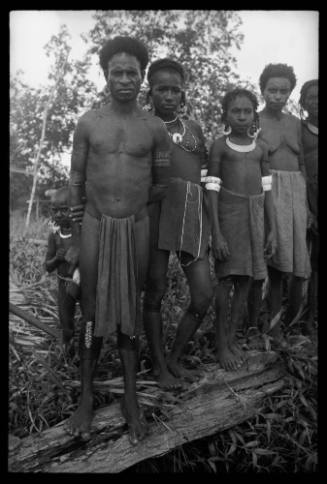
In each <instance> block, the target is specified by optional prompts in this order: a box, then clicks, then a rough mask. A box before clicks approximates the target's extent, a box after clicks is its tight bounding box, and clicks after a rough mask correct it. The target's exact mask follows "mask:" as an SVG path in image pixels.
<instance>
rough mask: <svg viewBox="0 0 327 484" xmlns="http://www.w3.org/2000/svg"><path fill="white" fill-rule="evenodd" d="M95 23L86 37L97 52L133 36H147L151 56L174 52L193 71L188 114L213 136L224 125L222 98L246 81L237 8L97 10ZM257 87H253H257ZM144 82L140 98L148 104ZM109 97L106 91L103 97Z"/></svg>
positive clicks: (166, 54)
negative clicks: (238, 54)
mask: <svg viewBox="0 0 327 484" xmlns="http://www.w3.org/2000/svg"><path fill="white" fill-rule="evenodd" d="M94 19H95V26H94V27H93V29H91V31H90V32H89V33H88V35H85V36H84V38H85V40H86V41H88V42H89V43H92V45H90V48H89V53H90V54H93V55H94V54H97V55H98V52H99V50H100V48H101V46H102V45H103V43H104V41H105V40H106V38H107V37H114V36H116V35H131V36H134V37H137V38H139V39H140V40H142V41H143V42H144V43H145V45H146V46H147V48H148V50H149V55H150V59H151V61H154V60H156V59H157V58H160V57H165V56H169V57H171V58H173V59H175V60H177V61H179V62H181V63H182V64H183V66H184V67H185V71H186V73H187V77H188V78H187V101H188V102H187V109H186V116H193V117H194V118H195V119H198V121H199V122H200V123H201V125H202V128H203V130H204V132H205V134H206V135H207V137H208V139H212V137H214V136H215V135H216V133H217V130H218V128H219V126H220V124H221V123H220V114H221V110H220V100H221V98H222V96H223V95H224V93H225V92H226V90H228V89H230V88H232V87H234V86H235V85H236V84H237V85H240V84H241V85H243V86H244V87H245V85H249V83H244V82H243V83H240V80H239V76H238V74H237V73H236V59H235V58H234V57H233V55H232V54H231V47H233V46H236V47H237V48H240V45H241V42H242V40H243V34H241V33H240V32H239V26H240V25H241V20H240V17H239V15H238V14H237V12H234V11H224V10H196V11H193V10H128V11H126V10H125V11H123V10H110V11H99V12H96V13H95V14H94ZM251 87H252V86H251ZM146 90H147V86H146V85H145V86H143V89H142V91H141V94H140V102H141V103H143V104H145V92H146ZM103 98H105V96H103Z"/></svg>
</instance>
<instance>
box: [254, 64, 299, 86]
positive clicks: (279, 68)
mask: <svg viewBox="0 0 327 484" xmlns="http://www.w3.org/2000/svg"><path fill="white" fill-rule="evenodd" d="M271 77H286V79H288V80H289V81H290V83H291V91H293V89H294V87H295V85H296V77H295V74H294V70H293V67H292V66H288V65H287V64H268V65H266V67H265V68H264V70H263V71H262V73H261V76H260V79H259V85H260V90H261V92H262V93H263V91H264V89H265V87H266V85H267V82H268V81H269V79H270V78H271Z"/></svg>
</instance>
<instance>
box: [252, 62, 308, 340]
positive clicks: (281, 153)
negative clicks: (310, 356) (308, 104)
mask: <svg viewBox="0 0 327 484" xmlns="http://www.w3.org/2000/svg"><path fill="white" fill-rule="evenodd" d="M259 82H260V90H261V93H262V95H263V97H264V100H265V106H264V108H263V110H262V111H261V112H260V113H259V118H260V127H261V132H260V135H259V137H260V138H261V139H263V140H264V141H265V142H266V143H267V145H268V155H269V164H270V169H271V173H272V177H273V178H272V197H273V204H274V214H275V227H276V240H277V248H276V253H275V254H274V256H273V257H272V258H271V259H270V260H269V261H268V275H269V285H270V289H269V292H270V294H269V300H270V310H271V320H275V321H276V324H275V326H274V328H271V329H272V334H273V335H274V336H275V337H280V336H281V329H280V317H279V316H277V315H278V314H279V313H280V311H281V307H282V281H283V276H284V275H286V274H291V275H292V278H291V283H290V286H289V305H288V310H287V313H286V318H285V323H286V324H289V323H290V322H291V321H292V320H293V318H294V317H295V316H296V315H297V314H298V311H299V309H300V305H301V302H302V288H303V282H304V280H305V279H306V278H308V277H309V275H310V261H309V254H308V250H307V243H306V230H307V215H308V213H307V201H306V183H305V168H304V160H303V150H302V142H301V122H300V120H299V119H298V118H296V117H295V116H293V115H291V114H286V113H283V111H282V110H283V108H284V106H285V105H286V102H287V100H288V98H289V96H290V94H291V92H292V91H293V89H294V87H295V84H296V77H295V74H294V71H293V68H292V67H291V66H288V65H286V64H269V65H267V66H266V67H265V68H264V70H263V72H262V74H261V76H260V81H259ZM275 316H276V318H275Z"/></svg>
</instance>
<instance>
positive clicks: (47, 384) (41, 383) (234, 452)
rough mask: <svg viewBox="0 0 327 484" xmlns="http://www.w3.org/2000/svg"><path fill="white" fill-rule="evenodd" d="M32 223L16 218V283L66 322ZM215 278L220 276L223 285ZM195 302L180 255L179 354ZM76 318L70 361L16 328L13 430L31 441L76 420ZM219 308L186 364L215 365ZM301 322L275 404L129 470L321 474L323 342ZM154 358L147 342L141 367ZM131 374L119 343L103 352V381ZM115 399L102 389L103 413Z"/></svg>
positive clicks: (167, 323) (40, 226)
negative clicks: (182, 329) (184, 321)
mask: <svg viewBox="0 0 327 484" xmlns="http://www.w3.org/2000/svg"><path fill="white" fill-rule="evenodd" d="M22 224H23V220H20V222H19V221H17V220H14V221H12V224H11V232H10V276H11V278H12V280H13V282H14V283H15V284H16V285H17V286H19V287H20V288H21V290H22V292H23V293H24V296H25V298H26V301H27V303H28V304H29V305H30V307H31V308H32V311H33V313H34V314H35V315H36V316H37V317H39V318H41V319H42V320H43V321H49V324H50V325H51V324H52V325H54V326H55V325H58V316H57V306H56V284H57V281H56V276H55V275H54V274H51V275H45V273H44V269H43V262H44V257H45V250H46V247H45V245H42V244H40V243H39V239H43V240H46V238H47V232H48V229H47V220H46V219H41V220H39V221H38V222H37V223H36V222H32V224H31V227H30V228H29V231H28V233H27V234H26V235H24V234H23V231H22ZM213 279H214V278H213ZM188 304H189V290H188V287H187V283H186V280H185V277H184V275H183V273H182V271H181V269H180V267H179V265H178V263H177V260H176V258H175V257H172V258H171V263H170V267H169V287H168V291H167V293H166V296H165V298H164V302H163V321H164V339H165V342H166V347H167V348H171V345H172V342H173V339H174V336H175V332H176V327H177V324H178V322H179V320H180V318H181V315H182V314H183V311H184V310H185V308H186V307H187V305H188ZM79 317H80V311H79V309H78V310H77V314H76V334H75V354H74V355H73V356H72V357H70V358H67V357H66V356H65V355H64V354H63V352H62V350H61V347H60V346H58V345H57V344H56V343H55V342H54V341H53V340H51V338H50V337H48V336H47V335H45V333H42V332H41V331H38V330H34V329H33V328H32V327H31V326H29V325H28V324H27V323H25V324H24V323H21V325H20V324H18V323H17V326H16V327H15V328H14V329H13V328H11V327H10V331H9V433H10V434H11V435H12V436H16V437H25V436H27V435H29V434H31V433H34V432H39V431H42V430H44V429H46V428H48V427H51V426H53V425H55V424H56V423H58V422H60V421H62V420H63V419H66V418H68V417H69V416H70V415H71V414H72V413H73V411H74V410H75V409H76V408H77V401H78V397H79V390H78V389H77V388H76V387H74V386H71V385H70V384H69V382H72V381H76V380H78V379H79V358H78V349H77V348H78V332H79V324H78V321H79ZM213 321H214V310H213V308H212V307H211V308H210V309H209V311H208V314H207V316H206V318H205V321H204V323H203V324H202V325H201V327H200V328H199V330H198V332H197V334H196V335H195V338H194V340H193V341H192V342H190V343H189V345H188V348H187V355H186V359H187V360H188V361H189V362H191V363H193V365H195V366H196V364H197V362H198V361H202V362H204V363H209V362H211V363H212V362H213V361H214V358H213V339H214V338H213ZM302 324H303V321H301V320H299V321H298V322H297V323H296V324H295V325H294V326H293V327H291V328H288V330H287V334H286V341H287V345H286V346H285V347H283V348H280V355H281V357H282V358H283V359H284V362H285V366H286V368H287V384H286V385H285V386H284V387H283V388H282V389H281V390H280V391H278V392H276V393H275V394H273V395H271V396H269V397H267V398H266V399H265V401H264V404H263V406H262V408H261V409H260V410H259V411H258V413H257V415H256V416H255V417H253V418H252V419H249V420H247V421H245V422H243V423H241V424H239V425H236V426H234V427H233V428H230V429H228V430H225V431H223V432H220V433H218V434H215V435H214V436H211V437H207V438H203V439H201V440H198V441H192V442H190V443H188V444H184V445H183V446H181V447H178V448H176V449H175V450H173V451H171V452H170V453H168V454H166V455H165V456H163V457H160V458H152V459H148V460H147V461H144V462H141V463H139V464H137V465H135V466H133V467H131V468H130V469H128V470H126V471H124V473H127V474H128V473H158V472H199V471H201V472H208V473H210V472H211V473H226V472H249V471H252V472H253V471H254V472H261V473H269V472H277V473H285V472H292V473H294V472H313V471H316V470H317V466H318V462H317V351H316V347H317V344H316V338H315V337H313V338H312V337H310V338H309V337H307V336H303V335H302ZM149 365H150V359H149V352H148V348H147V344H146V341H145V338H144V336H142V337H141V357H140V370H146V369H147V368H149ZM117 376H121V367H120V360H119V355H118V351H117V348H116V345H115V340H114V339H112V340H109V342H107V344H106V345H105V347H104V348H103V350H102V353H101V356H100V360H99V365H98V371H97V376H96V378H97V379H98V380H101V378H103V379H111V378H115V377H117ZM115 398H116V396H115V394H108V393H104V392H103V391H100V390H95V406H96V407H99V406H102V405H107V404H109V403H110V402H111V401H112V400H113V399H115Z"/></svg>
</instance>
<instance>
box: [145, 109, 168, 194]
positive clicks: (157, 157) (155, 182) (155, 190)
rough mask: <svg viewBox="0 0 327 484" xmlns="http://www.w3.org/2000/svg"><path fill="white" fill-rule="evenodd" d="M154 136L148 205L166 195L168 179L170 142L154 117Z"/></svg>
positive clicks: (160, 124)
mask: <svg viewBox="0 0 327 484" xmlns="http://www.w3.org/2000/svg"><path fill="white" fill-rule="evenodd" d="M154 119H156V121H155V123H156V124H155V127H154V128H155V134H154V137H155V138H154V149H153V158H152V187H151V190H150V196H149V203H152V202H157V201H160V200H162V198H164V196H165V194H166V190H167V187H168V182H169V177H170V158H171V142H170V138H169V135H168V132H167V129H166V127H165V125H164V124H163V122H162V121H161V120H160V119H159V118H156V117H154Z"/></svg>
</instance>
